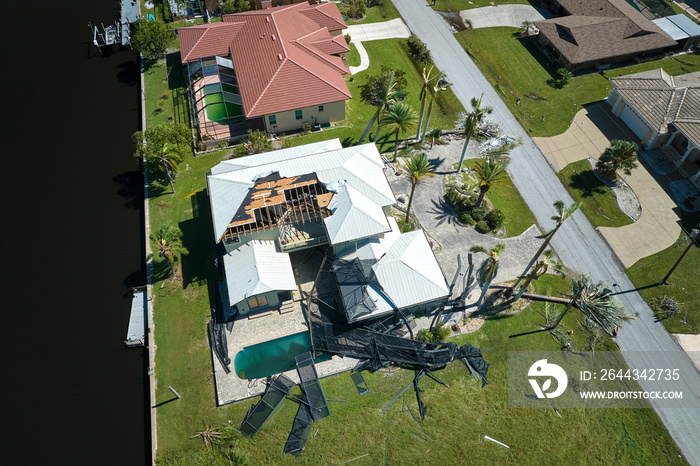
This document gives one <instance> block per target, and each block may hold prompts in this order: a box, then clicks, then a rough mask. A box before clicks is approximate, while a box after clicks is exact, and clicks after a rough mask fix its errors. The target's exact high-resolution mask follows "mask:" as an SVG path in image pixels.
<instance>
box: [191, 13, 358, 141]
mask: <svg viewBox="0 0 700 466" xmlns="http://www.w3.org/2000/svg"><path fill="white" fill-rule="evenodd" d="M344 28H346V25H345V22H344V21H343V18H342V16H341V14H340V12H339V11H338V7H337V6H336V5H335V3H323V4H319V5H310V4H308V3H298V4H294V5H284V6H280V7H276V8H268V9H264V10H257V11H247V12H243V13H236V14H233V15H225V16H224V17H223V22H221V23H212V24H201V25H196V26H190V27H186V28H181V29H179V30H178V36H179V39H180V52H181V58H182V64H183V65H184V66H185V69H186V72H187V76H188V77H189V90H190V97H191V105H192V113H193V114H194V115H195V120H196V123H197V126H198V128H199V131H200V135H201V137H202V139H203V140H207V139H209V140H224V139H229V138H231V137H234V136H236V135H237V134H241V133H242V134H244V133H245V132H246V130H247V129H248V128H259V129H264V130H266V131H267V132H270V133H282V132H288V131H294V130H297V129H301V128H302V126H303V124H304V123H309V124H310V125H328V124H332V123H334V122H337V121H341V120H344V119H345V101H346V100H348V99H350V98H351V95H350V91H349V90H348V87H347V85H346V84H345V77H344V76H345V75H346V74H348V72H349V71H348V67H347V65H346V63H345V57H344V55H345V53H346V52H348V51H349V50H350V49H349V47H348V45H347V43H346V42H345V39H344V38H343V36H342V34H341V31H342V30H343V29H344Z"/></svg>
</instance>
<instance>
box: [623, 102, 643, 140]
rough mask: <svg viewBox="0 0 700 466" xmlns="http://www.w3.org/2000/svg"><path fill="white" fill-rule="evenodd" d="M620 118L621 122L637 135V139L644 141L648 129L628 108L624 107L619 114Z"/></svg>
mask: <svg viewBox="0 0 700 466" xmlns="http://www.w3.org/2000/svg"><path fill="white" fill-rule="evenodd" d="M620 118H621V119H622V121H624V122H625V123H627V126H629V128H630V129H631V130H632V132H634V134H636V135H637V137H638V138H639V139H644V135H645V134H647V131H648V130H649V127H648V126H647V125H646V123H644V120H642V119H641V118H640V117H639V116H637V114H636V113H634V111H633V110H632V109H631V108H630V107H625V108H624V109H623V110H622V113H620Z"/></svg>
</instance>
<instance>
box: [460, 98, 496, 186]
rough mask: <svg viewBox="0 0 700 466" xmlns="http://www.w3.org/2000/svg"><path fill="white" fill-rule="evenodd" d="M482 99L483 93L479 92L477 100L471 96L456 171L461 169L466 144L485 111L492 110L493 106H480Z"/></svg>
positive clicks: (489, 111)
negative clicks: (460, 154) (462, 145)
mask: <svg viewBox="0 0 700 466" xmlns="http://www.w3.org/2000/svg"><path fill="white" fill-rule="evenodd" d="M483 100H484V94H483V93H482V94H481V97H480V98H479V100H476V97H472V109H473V110H472V111H471V112H470V113H469V114H468V115H467V118H466V120H465V121H464V137H465V139H464V147H463V148H462V156H461V157H460V158H459V165H458V166H457V172H459V171H460V170H461V169H462V164H463V163H464V156H465V154H466V153H467V146H468V145H469V141H470V140H471V138H472V135H473V134H474V133H475V132H476V129H477V127H478V126H479V123H481V120H483V119H484V116H486V114H487V113H491V112H493V108H491V107H484V108H481V102H482V101H483Z"/></svg>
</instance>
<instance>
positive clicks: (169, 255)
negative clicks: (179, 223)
mask: <svg viewBox="0 0 700 466" xmlns="http://www.w3.org/2000/svg"><path fill="white" fill-rule="evenodd" d="M181 238H182V231H181V230H180V229H179V228H178V227H174V226H172V225H170V222H166V223H164V224H163V225H161V226H160V228H158V230H156V232H155V233H154V234H152V235H151V241H153V242H155V243H157V244H158V256H159V257H162V258H163V259H165V261H166V262H167V263H168V267H170V275H171V276H172V275H173V274H174V273H175V268H174V267H173V261H175V260H177V256H175V254H180V255H184V256H186V255H187V254H189V251H188V250H187V248H185V247H184V246H183V245H182V239H181Z"/></svg>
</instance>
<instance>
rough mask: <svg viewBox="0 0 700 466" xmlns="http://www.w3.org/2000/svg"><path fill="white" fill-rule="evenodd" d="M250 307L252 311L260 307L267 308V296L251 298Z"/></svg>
mask: <svg viewBox="0 0 700 466" xmlns="http://www.w3.org/2000/svg"><path fill="white" fill-rule="evenodd" d="M248 306H249V307H250V308H251V309H255V308H258V307H265V306H267V298H266V297H265V296H258V297H257V298H250V299H249V300H248Z"/></svg>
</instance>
